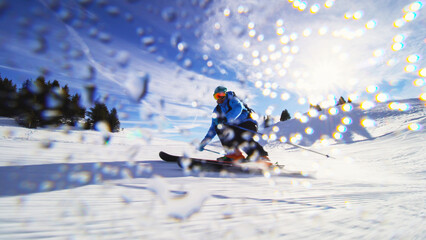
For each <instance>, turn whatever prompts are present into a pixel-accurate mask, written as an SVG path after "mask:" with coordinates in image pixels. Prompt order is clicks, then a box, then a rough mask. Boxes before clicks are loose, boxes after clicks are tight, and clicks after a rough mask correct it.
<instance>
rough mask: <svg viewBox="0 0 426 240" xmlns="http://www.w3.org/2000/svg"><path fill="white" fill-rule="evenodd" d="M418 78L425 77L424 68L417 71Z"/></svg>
mask: <svg viewBox="0 0 426 240" xmlns="http://www.w3.org/2000/svg"><path fill="white" fill-rule="evenodd" d="M419 76H420V77H426V68H422V69H420V70H419Z"/></svg>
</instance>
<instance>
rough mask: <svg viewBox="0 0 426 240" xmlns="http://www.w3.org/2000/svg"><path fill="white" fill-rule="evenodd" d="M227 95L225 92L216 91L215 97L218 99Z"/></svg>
mask: <svg viewBox="0 0 426 240" xmlns="http://www.w3.org/2000/svg"><path fill="white" fill-rule="evenodd" d="M225 96H226V93H225V92H218V93H216V94H214V95H213V97H214V99H215V100H218V99H219V98H223V97H225Z"/></svg>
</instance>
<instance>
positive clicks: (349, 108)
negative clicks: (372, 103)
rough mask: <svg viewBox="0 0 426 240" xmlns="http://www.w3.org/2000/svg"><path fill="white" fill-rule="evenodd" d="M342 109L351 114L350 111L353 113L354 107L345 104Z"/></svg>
mask: <svg viewBox="0 0 426 240" xmlns="http://www.w3.org/2000/svg"><path fill="white" fill-rule="evenodd" d="M342 109H343V111H345V112H350V111H352V109H353V106H352V104H350V103H346V104H343V106H342Z"/></svg>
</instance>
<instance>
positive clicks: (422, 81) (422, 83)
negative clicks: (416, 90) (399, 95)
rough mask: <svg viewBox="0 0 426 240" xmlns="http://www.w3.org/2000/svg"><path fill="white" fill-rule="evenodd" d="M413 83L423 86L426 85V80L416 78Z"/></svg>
mask: <svg viewBox="0 0 426 240" xmlns="http://www.w3.org/2000/svg"><path fill="white" fill-rule="evenodd" d="M413 85H414V86H416V87H422V86H424V85H425V80H424V79H423V78H417V79H416V80H414V82H413Z"/></svg>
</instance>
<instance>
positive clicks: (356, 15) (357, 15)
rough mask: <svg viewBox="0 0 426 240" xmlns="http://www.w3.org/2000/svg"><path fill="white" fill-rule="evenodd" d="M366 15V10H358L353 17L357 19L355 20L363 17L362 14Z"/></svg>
mask: <svg viewBox="0 0 426 240" xmlns="http://www.w3.org/2000/svg"><path fill="white" fill-rule="evenodd" d="M363 15H364V12H363V11H356V12H355V13H354V15H353V19H355V20H359V19H361V18H362V16H363Z"/></svg>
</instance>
